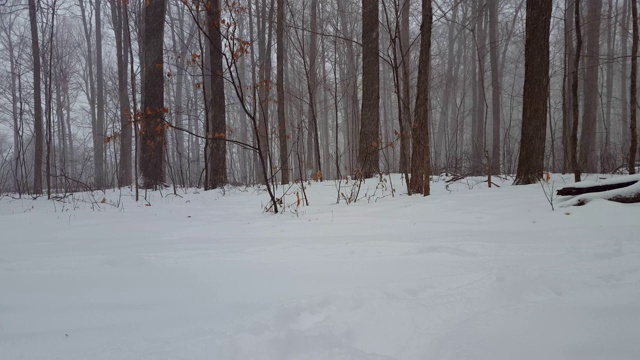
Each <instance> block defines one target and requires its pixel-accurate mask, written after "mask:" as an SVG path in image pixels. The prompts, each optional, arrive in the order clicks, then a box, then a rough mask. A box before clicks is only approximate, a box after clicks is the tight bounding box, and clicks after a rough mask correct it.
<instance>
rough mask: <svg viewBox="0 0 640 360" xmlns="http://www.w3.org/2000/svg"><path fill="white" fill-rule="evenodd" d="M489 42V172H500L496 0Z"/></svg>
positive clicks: (491, 5) (491, 11) (491, 7)
mask: <svg viewBox="0 0 640 360" xmlns="http://www.w3.org/2000/svg"><path fill="white" fill-rule="evenodd" d="M489 43H490V46H491V47H490V49H489V52H490V58H491V91H492V93H491V112H492V114H493V124H492V125H493V126H492V146H491V161H490V162H491V173H492V174H496V175H497V174H500V126H501V120H500V113H501V111H502V107H501V105H500V104H501V99H500V97H501V92H502V89H501V84H500V73H499V72H498V69H499V67H498V46H499V43H498V0H489Z"/></svg>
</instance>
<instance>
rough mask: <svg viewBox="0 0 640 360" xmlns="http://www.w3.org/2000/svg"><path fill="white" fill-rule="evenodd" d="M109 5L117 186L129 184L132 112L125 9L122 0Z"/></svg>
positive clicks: (112, 1)
mask: <svg viewBox="0 0 640 360" xmlns="http://www.w3.org/2000/svg"><path fill="white" fill-rule="evenodd" d="M109 1H110V5H111V19H112V22H113V32H114V35H115V40H116V59H117V65H118V103H119V111H120V114H119V115H120V164H119V169H118V186H127V185H131V182H132V180H133V179H132V176H131V165H132V164H131V160H132V158H131V134H132V131H131V119H132V117H131V116H132V114H131V111H130V105H129V95H128V94H127V83H128V81H127V75H128V72H127V65H128V56H127V52H126V51H125V49H126V44H125V43H124V41H125V38H126V37H125V36H124V26H123V16H122V12H123V11H127V8H126V6H127V5H125V3H124V2H120V1H119V0H109Z"/></svg>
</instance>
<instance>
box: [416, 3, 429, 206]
mask: <svg viewBox="0 0 640 360" xmlns="http://www.w3.org/2000/svg"><path fill="white" fill-rule="evenodd" d="M432 21H433V12H432V8H431V0H422V24H421V26H420V59H419V65H418V84H417V92H416V105H415V112H414V120H413V132H412V136H413V152H412V154H411V180H410V181H411V182H410V186H411V192H412V193H418V194H423V195H424V196H427V195H429V192H430V183H429V182H430V177H431V151H430V146H429V145H430V144H429V110H430V109H429V85H430V84H429V72H430V68H431V27H432Z"/></svg>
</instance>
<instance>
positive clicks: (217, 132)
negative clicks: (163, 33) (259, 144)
mask: <svg viewBox="0 0 640 360" xmlns="http://www.w3.org/2000/svg"><path fill="white" fill-rule="evenodd" d="M221 12H222V8H221V7H220V0H211V1H210V2H209V7H208V9H207V13H208V31H209V35H208V40H209V45H210V48H211V50H210V56H209V68H210V71H211V78H210V81H211V85H210V89H211V94H210V96H209V113H208V119H207V122H208V126H207V129H208V133H207V146H206V148H207V151H208V154H207V155H208V156H207V161H208V164H207V171H208V176H207V183H206V184H205V189H215V188H219V187H223V186H224V185H225V184H226V183H227V143H226V142H225V141H220V140H223V139H226V137H227V136H226V132H227V120H226V106H225V101H226V100H225V97H224V78H223V73H224V69H223V67H222V57H223V48H222V32H221V31H222V30H221V27H222V26H223V25H222V24H221V19H222V17H221ZM216 139H218V140H216Z"/></svg>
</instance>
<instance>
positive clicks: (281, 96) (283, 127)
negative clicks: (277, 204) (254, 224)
mask: <svg viewBox="0 0 640 360" xmlns="http://www.w3.org/2000/svg"><path fill="white" fill-rule="evenodd" d="M277 6H278V14H277V20H276V21H277V22H278V23H277V29H276V47H277V49H276V51H277V53H276V68H277V72H278V74H277V75H276V76H277V79H276V87H277V89H276V90H277V92H278V137H279V140H280V172H281V177H280V179H281V182H282V184H287V183H289V151H288V146H287V141H288V136H287V120H286V109H285V92H284V56H285V55H284V54H285V53H284V26H285V8H284V0H278V5H277Z"/></svg>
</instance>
